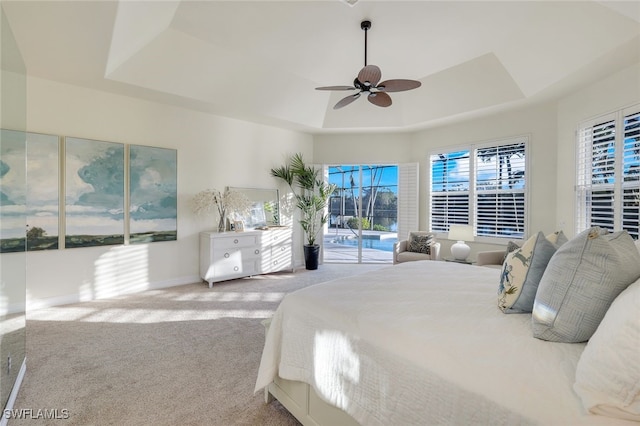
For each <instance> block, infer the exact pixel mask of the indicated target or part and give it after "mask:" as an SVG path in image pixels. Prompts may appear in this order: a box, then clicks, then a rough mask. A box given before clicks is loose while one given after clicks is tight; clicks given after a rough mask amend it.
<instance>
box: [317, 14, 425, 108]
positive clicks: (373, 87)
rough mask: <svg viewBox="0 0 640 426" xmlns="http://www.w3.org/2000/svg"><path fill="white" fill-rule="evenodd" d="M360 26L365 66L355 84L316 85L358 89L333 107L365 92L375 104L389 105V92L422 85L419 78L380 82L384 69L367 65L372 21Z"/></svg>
mask: <svg viewBox="0 0 640 426" xmlns="http://www.w3.org/2000/svg"><path fill="white" fill-rule="evenodd" d="M360 28H361V29H362V30H363V31H364V68H362V69H361V70H360V72H359V73H358V76H357V77H356V78H355V80H353V86H324V87H316V90H358V92H357V93H356V94H354V95H349V96H347V97H345V98H342V99H340V101H338V103H337V104H335V105H334V107H333V109H340V108H342V107H345V106H347V105H349V104H350V103H351V102H353V101H355V100H356V99H358V98H359V97H360V95H362V94H363V93H366V94H367V99H368V100H369V102H371V103H372V104H373V105H376V106H379V107H388V106H390V105H391V104H392V103H393V102H392V101H391V96H389V95H388V94H387V93H391V92H404V91H406V90H412V89H417V88H418V87H420V86H421V84H422V83H420V82H419V81H417V80H407V79H394V80H386V81H383V82H380V79H381V78H382V71H380V68H378V67H377V66H376V65H367V31H369V30H370V29H371V21H362V22H361V23H360Z"/></svg>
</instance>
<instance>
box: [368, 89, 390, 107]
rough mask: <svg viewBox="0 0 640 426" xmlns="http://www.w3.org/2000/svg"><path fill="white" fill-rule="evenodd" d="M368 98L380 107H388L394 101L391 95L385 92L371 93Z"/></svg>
mask: <svg viewBox="0 0 640 426" xmlns="http://www.w3.org/2000/svg"><path fill="white" fill-rule="evenodd" d="M367 99H369V102H371V103H372V104H374V105H377V106H379V107H388V106H389V105H391V103H392V102H391V96H389V95H387V94H386V93H383V92H376V93H369V96H368V97H367Z"/></svg>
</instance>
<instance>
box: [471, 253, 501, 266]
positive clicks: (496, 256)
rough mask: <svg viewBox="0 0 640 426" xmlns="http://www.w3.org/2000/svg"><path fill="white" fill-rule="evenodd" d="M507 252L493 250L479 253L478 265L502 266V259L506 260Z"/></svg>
mask: <svg viewBox="0 0 640 426" xmlns="http://www.w3.org/2000/svg"><path fill="white" fill-rule="evenodd" d="M504 254H505V250H492V251H481V252H478V259H477V262H476V265H478V266H483V265H502V259H504Z"/></svg>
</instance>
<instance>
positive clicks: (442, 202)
mask: <svg viewBox="0 0 640 426" xmlns="http://www.w3.org/2000/svg"><path fill="white" fill-rule="evenodd" d="M469 153H470V151H468V150H464V151H455V152H447V153H437V154H432V155H431V156H430V164H431V193H430V201H431V203H430V205H431V210H430V219H431V220H430V229H431V231H434V232H448V231H449V225H450V224H462V225H466V224H469V217H470V216H469V212H470V204H471V203H470V192H469V187H470V185H469V183H470V182H471V169H470V161H469Z"/></svg>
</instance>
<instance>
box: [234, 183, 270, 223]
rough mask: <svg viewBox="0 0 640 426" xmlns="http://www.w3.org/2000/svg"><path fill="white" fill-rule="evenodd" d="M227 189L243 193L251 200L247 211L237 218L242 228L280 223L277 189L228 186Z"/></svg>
mask: <svg viewBox="0 0 640 426" xmlns="http://www.w3.org/2000/svg"><path fill="white" fill-rule="evenodd" d="M229 190H231V191H236V192H239V193H241V194H244V195H245V196H246V197H247V198H248V199H249V201H251V207H250V208H249V212H247V213H246V214H245V215H242V216H241V217H239V218H238V219H239V220H242V222H243V223H244V229H247V230H248V229H256V228H260V227H265V226H278V225H280V216H279V215H280V205H279V199H280V198H279V194H278V190H277V189H259V188H236V187H231V186H230V187H229Z"/></svg>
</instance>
